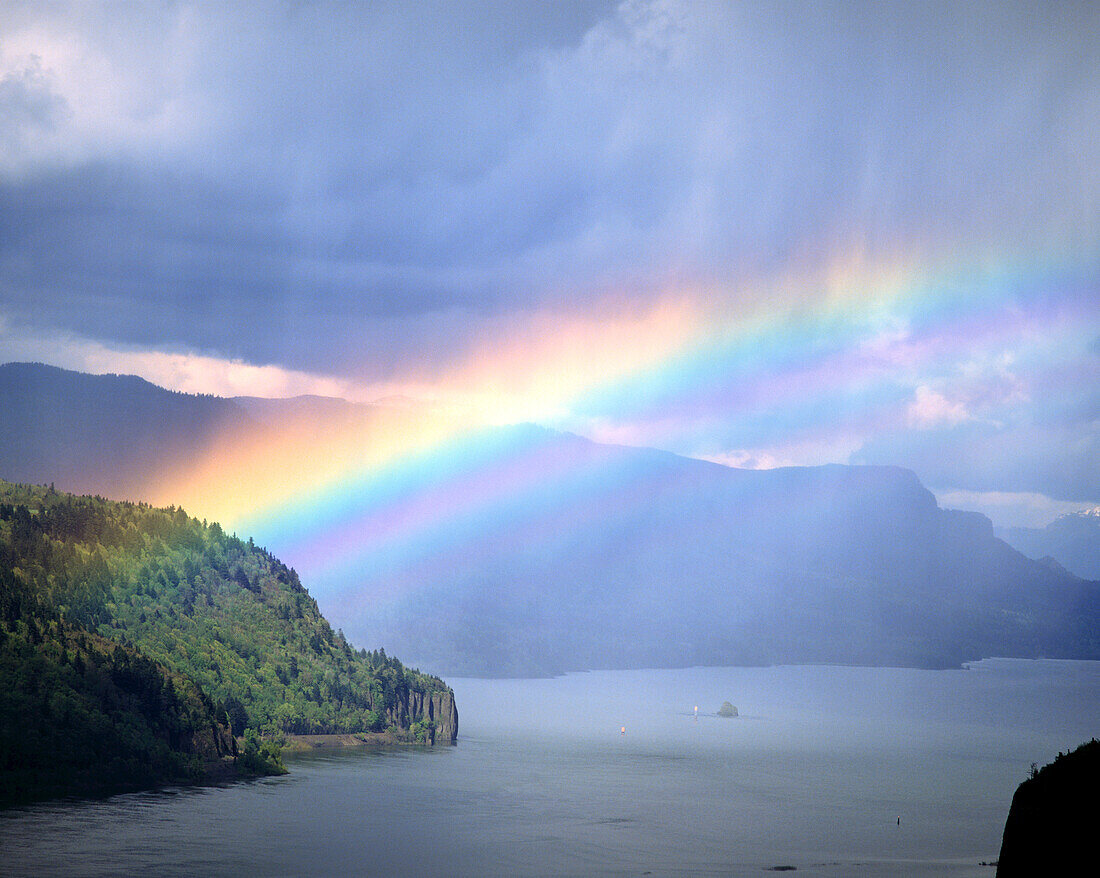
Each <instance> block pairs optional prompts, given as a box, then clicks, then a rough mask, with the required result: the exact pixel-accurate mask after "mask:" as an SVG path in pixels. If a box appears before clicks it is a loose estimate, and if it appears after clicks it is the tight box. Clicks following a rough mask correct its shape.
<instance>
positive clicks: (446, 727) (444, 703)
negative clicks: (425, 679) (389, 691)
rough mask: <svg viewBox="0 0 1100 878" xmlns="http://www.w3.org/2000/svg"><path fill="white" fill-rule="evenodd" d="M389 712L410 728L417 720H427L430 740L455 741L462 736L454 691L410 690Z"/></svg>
mask: <svg viewBox="0 0 1100 878" xmlns="http://www.w3.org/2000/svg"><path fill="white" fill-rule="evenodd" d="M388 715H389V719H390V721H391V722H393V723H394V724H396V725H398V726H400V727H401V728H409V727H410V726H411V725H412V724H413V723H415V722H423V723H426V724H427V736H428V743H429V744H436V743H439V744H453V743H454V742H455V741H456V740H457V739H458V708H457V707H455V697H454V693H453V692H450V691H447V692H434V693H425V692H419V691H416V690H410V691H409V694H408V696H407V697H406V698H405V699H404V700H401V701H398V702H397V703H396V704H395V705H394V706H393V707H392V708H390V710H389V713H388Z"/></svg>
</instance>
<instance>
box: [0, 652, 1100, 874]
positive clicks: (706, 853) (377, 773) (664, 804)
mask: <svg viewBox="0 0 1100 878" xmlns="http://www.w3.org/2000/svg"><path fill="white" fill-rule="evenodd" d="M451 682H452V685H453V686H454V689H455V693H456V697H457V701H458V705H459V710H460V713H461V735H460V742H459V744H458V746H456V747H453V748H436V749H435V750H396V751H370V750H365V749H354V750H344V751H327V752H323V753H314V754H308V755H304V756H300V757H295V758H293V759H291V760H289V762H288V764H289V766H290V768H291V774H290V775H289V776H287V777H283V778H268V779H264V780H260V781H255V782H250V783H239V784H233V785H230V786H226V787H220V788H199V789H186V788H184V789H170V790H165V791H159V792H154V793H140V794H129V795H123V796H116V797H113V798H111V799H108V800H104V801H99V802H60V803H57V802H55V803H49V804H41V805H36V806H32V807H28V808H23V809H17V810H14V811H9V812H6V813H5V814H4V815H3V817H2V818H0V851H2V856H3V871H4V873H5V874H11V875H88V876H98V875H103V876H106V875H150V874H156V875H198V874H203V875H238V874H240V875H244V874H249V875H253V874H258V875H309V874H323V875H344V874H348V875H384V874H399V875H405V874H407V875H427V874H446V875H641V874H645V873H647V872H648V873H651V874H654V875H688V874H714V875H761V874H765V873H766V870H770V869H772V868H774V867H776V866H794V867H796V868H797V872H795V873H793V874H799V875H821V876H826V875H829V876H831V875H867V876H872V875H898V876H901V875H953V876H964V875H965V876H977V875H983V876H989V878H992V875H993V871H994V870H993V869H992V868H991V867H988V866H981V865H979V864H980V863H981V862H982V861H983V860H984V861H989V860H993V859H995V858H996V856H997V851H998V849H999V847H1000V837H1001V830H1002V828H1003V826H1004V818H1005V815H1006V814H1007V810H1008V805H1009V802H1010V801H1011V797H1012V793H1013V791H1014V789H1015V787H1016V785H1017V784H1018V783H1019V782H1020V781H1021V780H1022V779H1023V778H1024V777H1025V776H1026V774H1027V770H1028V768H1029V766H1030V764H1031V763H1032V762H1039V763H1043V762H1047V761H1049V760H1050V759H1052V758H1053V757H1054V756H1055V755H1056V754H1057V753H1058V752H1059V751H1060V750H1068V749H1071V748H1073V747H1075V746H1077V745H1078V744H1080V743H1081V742H1083V741H1085V740H1088V739H1089V738H1091V737H1093V736H1095V735H1098V734H1100V697H1098V696H1100V663H1095V662H1053V661H1043V662H1025V661H1008V660H990V661H984V662H979V663H976V664H974V665H972V666H971V667H970V668H969V669H967V670H957V671H918V670H907V669H890V668H886V669H882V668H879V669H870V668H844V667H829V666H822V667H816V666H815V667H778V668H693V669H686V670H668V671H608V672H592V673H584V674H571V675H568V676H566V677H562V678H557V679H552V680H453V681H451ZM725 700H729V701H731V702H733V703H734V704H735V705H736V706H737V707H738V710H739V713H740V714H741V715H740V716H739V717H737V718H735V719H724V718H721V717H718V716H716V715H715V713H716V711H717V709H718V707H719V706H720V705H721V703H722V702H723V701H725ZM696 706H698V708H699V714H698V716H696V715H695V707H696ZM624 727H625V733H624V732H623V728H624ZM899 818H900V821H901V822H900V825H899V824H898V820H899Z"/></svg>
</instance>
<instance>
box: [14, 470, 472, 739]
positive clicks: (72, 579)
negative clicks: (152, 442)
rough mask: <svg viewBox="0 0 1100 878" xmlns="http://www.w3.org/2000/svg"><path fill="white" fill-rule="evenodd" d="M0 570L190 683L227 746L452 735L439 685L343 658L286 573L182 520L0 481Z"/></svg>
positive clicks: (381, 656) (211, 528) (354, 656)
mask: <svg viewBox="0 0 1100 878" xmlns="http://www.w3.org/2000/svg"><path fill="white" fill-rule="evenodd" d="M0 569H4V570H6V571H9V573H8V579H9V580H11V581H14V582H15V583H16V584H17V585H19V586H21V587H24V588H26V589H28V590H29V591H30V593H32V594H33V595H34V596H35V598H36V599H37V600H38V601H40V602H41V604H42V606H43V607H45V608H46V609H47V610H48V611H50V612H52V613H54V614H56V617H57V619H58V620H59V621H61V620H63V621H64V623H69V624H73V625H77V626H80V627H82V628H84V629H87V630H88V631H89V632H92V633H94V634H97V635H100V636H101V637H103V638H107V639H109V640H112V641H115V642H117V643H121V644H124V645H127V646H132V647H133V648H135V649H137V650H138V651H140V653H142V654H144V655H145V656H147V657H148V658H150V659H152V660H154V661H155V662H159V663H162V664H163V665H165V666H166V667H168V668H170V669H171V670H172V671H173V672H175V673H177V674H183V675H186V676H187V677H189V678H190V679H191V680H193V681H194V682H195V683H197V684H198V686H199V687H201V690H202V691H203V692H204V693H205V694H206V695H207V696H208V697H209V698H210V699H211V700H212V702H213V703H214V704H215V706H216V711H217V713H218V715H219V716H225V715H228V717H229V719H230V721H231V722H232V726H233V731H234V732H235V733H236V734H238V735H239V734H241V733H242V732H243V731H244V730H245V729H246V728H251V729H255V730H258V731H260V732H262V733H264V734H272V733H280V732H291V733H330V732H359V731H382V730H387V729H388V730H390V731H391V732H392V733H394V734H395V735H397V736H399V737H400V736H403V737H408V738H416V739H420V740H427V741H429V742H432V741H434V740H435V737H436V730H437V729H439V731H440V734H441V735H444V736H445V738H446V740H453V738H454V736H455V734H456V733H457V714H456V713H455V711H454V702H453V698H452V696H451V693H450V690H449V689H448V688H447V687H446V686H445V684H444V683H443V682H442V681H441V680H439V679H438V678H436V677H431V676H428V675H426V674H421V673H419V672H417V671H413V670H410V669H408V668H405V667H404V666H403V665H402V664H401V663H400V662H399V661H398V660H397V659H395V658H390V657H388V656H387V655H386V654H385V652H384V650H379V651H377V652H368V651H366V650H358V651H357V650H355V649H353V648H352V647H351V645H350V644H349V643H348V642H347V641H346V640H345V639H344V637H343V635H342V633H340V632H339V631H333V630H332V628H331V627H330V626H329V624H328V622H326V621H325V619H324V618H323V617H322V616H321V614H320V612H319V611H318V609H317V604H316V602H315V601H314V600H313V598H311V597H310V596H309V594H308V592H306V590H305V589H304V588H303V587H302V584H301V583H300V582H299V580H298V576H297V574H296V573H295V572H294V571H293V570H291V569H288V568H287V567H286V566H285V565H283V564H282V563H280V562H279V561H278V560H277V559H276V558H274V557H272V556H271V555H270V554H269V553H268V552H266V551H264V550H263V549H261V548H259V547H257V546H255V545H254V544H253V543H252V541H251V540H249V541H247V542H246V541H244V540H241V539H239V538H237V537H236V536H231V535H227V534H225V533H224V532H223V531H222V529H221V528H220V527H219V526H218V525H217V524H207V523H205V522H200V521H197V520H195V519H193V518H190V517H189V516H188V515H187V514H186V513H185V512H184V511H183V510H181V509H172V508H169V509H155V508H152V507H150V506H147V505H144V504H133V503H116V502H110V501H106V500H103V499H100V498H89V497H74V496H72V495H68V494H63V493H60V492H57V491H54V490H53V489H52V488H39V487H27V486H22V485H14V484H11V483H7V482H0ZM5 588H8V586H5Z"/></svg>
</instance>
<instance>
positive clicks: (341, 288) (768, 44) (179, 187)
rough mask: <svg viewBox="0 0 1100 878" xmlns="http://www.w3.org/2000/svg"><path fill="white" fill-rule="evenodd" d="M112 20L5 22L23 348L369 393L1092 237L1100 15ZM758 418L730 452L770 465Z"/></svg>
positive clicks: (588, 12)
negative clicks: (657, 323)
mask: <svg viewBox="0 0 1100 878" xmlns="http://www.w3.org/2000/svg"><path fill="white" fill-rule="evenodd" d="M113 12H114V11H113V10H112V9H111V8H109V7H103V6H98V5H92V4H78V5H75V6H53V5H51V6H42V5H40V4H28V5H12V6H11V7H10V9H9V14H8V15H6V17H5V18H6V21H5V23H4V24H0V45H2V46H3V49H2V51H0V64H3V65H4V67H3V68H0V120H2V121H3V124H2V125H0V131H3V132H5V133H4V134H0V318H6V319H7V320H9V321H11V322H13V323H14V324H17V325H19V326H26V327H29V328H31V329H35V330H40V331H47V330H50V331H53V330H56V331H59V332H70V333H75V334H78V335H81V336H84V337H88V338H93V339H98V340H103V341H107V342H111V343H118V344H130V345H144V346H161V347H163V346H175V347H179V348H184V349H192V350H198V351H204V352H209V353H212V354H217V355H223V356H231V357H241V358H244V359H246V360H249V361H253V362H261V363H269V362H270V363H279V364H282V365H285V366H288V367H292V368H303V369H311V370H314V371H323V372H348V373H352V374H356V375H365V376H369V375H372V374H373V375H384V374H386V373H387V372H389V371H393V370H394V369H396V368H397V367H398V366H399V365H400V364H401V363H403V362H408V361H411V360H415V361H417V362H419V363H422V364H426V366H427V368H429V369H430V368H431V367H433V366H437V365H438V366H442V365H445V364H446V362H447V361H448V358H449V357H451V356H453V355H454V354H455V352H457V351H461V350H464V349H465V348H466V346H467V345H469V344H471V338H473V337H474V336H475V335H476V334H477V333H478V332H480V331H481V330H482V329H483V326H484V325H485V324H486V323H487V322H492V323H493V325H496V326H499V325H501V322H502V321H503V320H505V319H506V318H507V315H508V314H509V313H512V312H515V313H516V314H517V315H520V318H519V319H522V315H524V314H526V313H528V311H529V310H530V309H532V308H536V307H553V308H557V309H561V310H562V311H570V310H573V311H576V310H582V309H583V308H584V307H585V306H586V304H588V303H589V302H590V301H591V300H592V299H594V298H598V297H600V296H603V295H605V294H608V293H609V292H614V293H616V294H618V295H624V294H625V293H624V292H623V291H628V293H629V295H630V296H632V297H634V298H637V299H640V300H644V299H645V298H646V297H649V296H653V295H657V294H659V293H661V292H664V291H665V290H666V289H667V288H668V287H669V286H675V285H676V284H679V283H684V284H692V283H697V284H699V285H701V286H704V287H706V288H710V289H723V288H729V287H731V286H734V285H736V284H737V283H738V282H739V281H740V280H742V279H744V278H745V277H753V276H757V275H767V274H768V273H770V272H772V271H777V270H780V271H782V270H784V269H786V268H787V267H789V266H791V265H792V264H801V263H805V262H810V263H813V262H816V261H821V262H828V261H830V260H831V259H832V258H834V257H837V256H843V255H845V254H846V253H847V252H848V251H850V250H854V251H857V252H859V253H861V254H862V255H864V256H865V257H867V258H868V259H871V260H873V259H874V258H876V257H883V258H885V259H888V260H893V259H896V258H897V257H898V255H899V251H900V252H901V253H902V255H904V256H905V257H906V258H913V259H919V258H920V256H921V254H922V252H923V250H924V249H927V250H928V251H929V252H934V253H950V254H962V255H965V254H967V253H968V252H975V253H980V252H981V253H984V252H994V253H1005V254H1017V253H1023V254H1025V255H1026V254H1028V253H1031V252H1035V251H1042V250H1044V249H1051V250H1056V251H1058V252H1067V253H1071V254H1072V253H1077V252H1095V249H1096V245H1097V242H1098V241H1100V146H1098V142H1097V140H1096V138H1095V120H1096V119H1097V118H1098V117H1100V51H1097V48H1098V47H1097V38H1096V34H1097V33H1100V7H1097V6H1096V5H1095V4H1085V3H1082V4H1069V3H1067V4H1057V5H1049V4H1030V3H1021V4H982V3H952V4H924V3H866V4H849V3H837V4H812V5H811V4H804V3H794V2H790V3H787V2H777V3H759V4H736V5H735V4H727V3H690V4H679V3H676V2H667V3H661V2H657V3H640V2H639V3H634V2H631V3H624V4H621V5H618V4H607V3H602V4H601V3H587V2H581V3H535V4H523V5H516V4H512V3H473V4H471V3H439V4H417V5H416V7H409V6H408V5H407V4H399V3H392V4H354V5H350V4H348V5H345V4H331V5H330V4H302V5H298V4H294V5H283V4H275V5H256V4H242V5H233V4H230V5H228V6H226V7H224V8H223V7H219V6H212V5H201V4H200V5H188V4H173V5H167V6H161V5H155V6H154V5H147V6H145V5H143V6H139V7H133V8H130V9H128V14H127V15H125V16H120V15H117V14H113ZM910 250H912V251H913V252H912V254H911V255H910V254H909V253H908V251H910ZM810 294H811V295H812V294H813V291H810ZM810 304H811V305H812V303H810ZM902 385H903V386H904V391H905V392H906V393H908V392H909V390H910V388H911V386H912V384H911V383H905V382H902ZM1075 417H1076V416H1075ZM777 418H778V421H779V422H778V423H776V424H772V423H771V422H770V421H769V423H768V424H765V425H764V426H762V427H761V428H760V429H759V430H756V426H755V425H754V424H751V423H750V424H748V425H747V426H746V425H741V426H740V427H735V428H734V429H733V433H735V434H736V437H741V438H745V439H752V440H753V441H754V442H755V441H759V442H766V441H767V439H768V437H769V436H770V435H772V434H774V433H775V432H777V431H782V429H783V428H784V424H783V423H782V418H781V417H778V416H777ZM1077 425H1078V429H1080V425H1081V422H1080V420H1078V421H1077ZM1067 430H1069V428H1068V427H1067ZM975 431H977V432H975ZM736 437H731V438H736ZM960 437H961V438H960ZM998 437H1011V439H1013V440H1015V441H1022V442H1025V444H1026V438H1027V436H1026V432H1025V431H1024V430H1023V428H1020V432H1019V433H1018V434H1014V433H1012V431H1011V430H1005V431H1003V432H1002V433H997V432H996V431H995V432H994V433H993V434H990V435H989V436H986V435H985V434H983V433H981V431H980V430H977V428H976V427H973V426H972V425H971V426H966V427H960V428H958V432H957V435H956V434H955V433H950V434H948V433H944V432H943V431H940V432H937V433H935V434H934V435H933V434H932V433H920V434H904V435H899V437H897V438H889V437H888V438H883V439H881V440H877V442H878V444H875V443H871V444H869V445H868V446H867V448H866V449H865V450H864V454H865V455H866V456H868V459H870V458H874V459H876V460H877V459H880V458H885V457H888V456H889V454H894V453H896V454H898V455H901V456H902V457H905V456H908V457H909V458H912V459H920V455H921V454H922V453H924V452H923V451H921V449H924V448H926V447H927V448H928V449H932V448H933V447H935V446H934V444H933V443H932V442H931V441H930V440H932V439H933V438H935V439H937V441H939V440H942V441H943V442H945V443H947V444H946V445H945V447H954V445H952V444H951V443H952V442H956V441H957V442H958V443H961V446H965V448H971V446H972V447H973V449H974V451H973V453H972V454H971V455H970V456H971V457H972V458H973V459H974V466H975V469H974V473H975V475H972V476H971V477H970V481H971V482H974V483H975V484H976V483H977V481H978V475H977V473H980V472H982V471H983V470H982V467H981V466H980V465H979V464H980V460H979V458H980V454H978V452H977V450H976V449H977V448H978V446H979V445H980V442H985V441H991V442H996V441H1000V440H999V439H998ZM1071 438H1072V436H1071V435H1070V434H1069V433H1068V432H1067V433H1066V434H1064V435H1061V434H1059V435H1058V436H1055V435H1054V434H1053V433H1052V434H1051V435H1050V436H1049V437H1048V438H1047V439H1044V438H1042V434H1040V436H1039V438H1038V439H1037V440H1036V441H1037V443H1038V444H1039V445H1042V446H1043V447H1046V446H1045V445H1044V443H1046V442H1047V441H1048V439H1049V444H1050V447H1051V449H1053V448H1054V446H1055V445H1056V444H1057V442H1058V441H1063V440H1064V441H1069V440H1070V439H1071ZM967 443H970V444H967ZM1003 444H1004V453H1005V454H1006V455H1009V456H1011V448H1010V445H1011V442H1010V441H1009V438H1003ZM888 452H889V453H888ZM927 453H928V454H929V455H931V454H932V451H928V452H927ZM968 453H969V452H968ZM1091 453H1093V452H1092V451H1089V450H1088V449H1086V450H1085V451H1084V452H1082V454H1083V455H1084V456H1083V457H1081V459H1082V460H1086V459H1088V454H1091ZM964 457H965V455H964ZM968 459H969V458H968ZM1006 459H1007V458H1006ZM1092 459H1095V458H1092ZM889 462H892V463H893V462H904V460H902V459H900V458H899V459H891V460H890V461H889ZM1073 465H1074V466H1076V464H1073ZM944 466H946V464H945V465H944ZM1070 468H1071V469H1072V466H1071V467H1070ZM963 469H964V468H963V467H962V466H961V465H960V466H959V467H958V470H959V478H962V476H963V475H964V474H965V473H964V472H963ZM918 471H920V469H919V468H918ZM1073 471H1074V472H1077V470H1073ZM1006 473H1007V470H1006ZM922 475H924V473H923V472H922ZM994 476H995V473H992V472H990V474H989V479H988V481H989V482H990V483H992V482H994V481H996V479H995V478H994ZM1006 477H1007V476H1006ZM926 478H929V479H930V478H931V476H930V475H928V476H926ZM1021 478H1022V476H1021ZM1044 479H1046V481H1048V482H1051V484H1053V483H1054V481H1052V480H1053V476H1050V477H1047V476H1044ZM1042 480H1043V479H1039V481H1042ZM1032 481H1036V480H1035V479H1033V480H1032ZM939 484H944V485H950V484H959V485H960V486H961V485H962V484H963V482H962V481H950V480H943V481H940V482H939ZM1058 490H1059V491H1061V493H1063V494H1064V493H1065V491H1064V490H1063V489H1062V488H1058ZM1066 490H1068V488H1067V489H1066Z"/></svg>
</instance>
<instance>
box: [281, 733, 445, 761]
mask: <svg viewBox="0 0 1100 878" xmlns="http://www.w3.org/2000/svg"><path fill="white" fill-rule="evenodd" d="M283 737H284V738H285V741H286V742H285V743H284V744H283V747H282V752H283V754H284V755H286V754H293V753H310V752H312V751H314V750H332V749H340V748H345V747H427V746H429V745H427V744H425V743H424V742H422V741H409V740H406V739H404V738H402V737H400V736H398V735H396V734H394V733H393V732H343V733H340V734H333V735H284V736H283Z"/></svg>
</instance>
